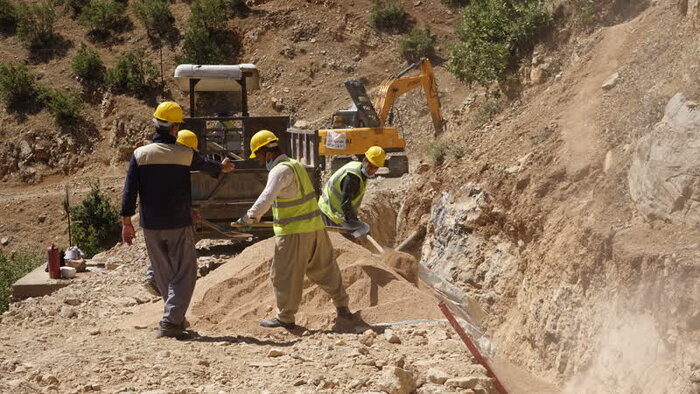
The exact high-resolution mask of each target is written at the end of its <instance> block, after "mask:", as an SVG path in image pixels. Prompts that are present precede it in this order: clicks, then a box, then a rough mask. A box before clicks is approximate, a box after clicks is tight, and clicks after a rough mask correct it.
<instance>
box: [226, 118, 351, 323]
mask: <svg viewBox="0 0 700 394" xmlns="http://www.w3.org/2000/svg"><path fill="white" fill-rule="evenodd" d="M250 150H251V152H252V153H251V155H250V157H251V158H257V159H258V161H259V163H260V165H261V166H263V165H264V166H265V167H267V169H268V170H269V171H270V173H269V174H268V176H267V184H266V185H265V189H264V190H263V192H262V193H261V194H260V196H259V197H258V199H257V200H256V201H255V203H254V204H253V206H252V207H251V208H250V209H249V210H248V212H247V213H246V214H245V215H244V216H243V217H242V218H240V219H239V220H238V222H239V223H240V224H242V225H243V227H241V229H242V230H243V231H247V229H246V227H245V226H246V225H248V226H250V225H251V224H252V223H256V222H258V221H260V218H261V217H262V216H263V215H264V214H265V213H266V212H267V211H268V210H269V209H270V207H272V216H273V229H274V231H275V236H276V237H277V239H276V242H275V256H274V258H273V260H272V267H271V268H270V277H271V278H272V286H273V287H274V289H275V298H276V301H277V314H276V316H274V317H272V318H270V319H266V320H262V321H260V325H261V326H263V327H284V328H287V329H292V328H294V327H296V326H295V321H294V315H295V314H296V312H297V310H298V309H299V304H300V303H301V295H302V290H303V286H304V274H306V275H307V276H308V277H309V279H311V281H313V282H314V283H316V284H317V285H318V286H319V287H321V289H323V290H324V291H326V292H327V293H328V294H329V295H330V296H331V298H332V299H333V303H334V304H335V307H336V313H337V314H338V316H339V317H341V318H345V319H350V318H352V314H351V313H350V310H349V309H348V295H347V293H346V292H345V287H344V286H343V279H342V277H341V275H340V269H339V268H338V264H337V262H336V261H335V257H334V255H333V245H332V244H331V240H330V238H328V234H327V233H326V229H325V226H324V224H323V219H322V213H321V210H319V209H318V204H317V202H316V192H315V191H314V187H313V184H312V183H311V179H310V178H309V175H308V174H307V173H306V169H305V168H304V166H303V165H302V164H301V163H299V162H298V161H296V160H294V159H291V158H289V157H287V155H285V154H284V153H282V151H281V150H280V147H279V143H278V138H277V136H275V134H274V133H272V132H271V131H268V130H260V131H258V132H257V133H255V135H253V138H252V139H251V140H250Z"/></svg>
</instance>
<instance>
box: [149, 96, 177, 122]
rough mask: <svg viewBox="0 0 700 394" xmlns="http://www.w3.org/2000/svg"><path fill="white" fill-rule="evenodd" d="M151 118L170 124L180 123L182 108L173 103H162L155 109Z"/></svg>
mask: <svg viewBox="0 0 700 394" xmlns="http://www.w3.org/2000/svg"><path fill="white" fill-rule="evenodd" d="M153 117H154V118H156V119H158V120H162V121H164V122H170V123H182V122H183V118H182V108H181V107H180V106H179V105H178V104H177V103H176V102H174V101H163V102H162V103H160V104H159V105H158V108H156V112H154V113H153Z"/></svg>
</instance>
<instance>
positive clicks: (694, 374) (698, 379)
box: [690, 369, 700, 384]
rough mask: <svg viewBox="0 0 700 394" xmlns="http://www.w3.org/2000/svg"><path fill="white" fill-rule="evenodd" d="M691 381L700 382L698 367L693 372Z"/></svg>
mask: <svg viewBox="0 0 700 394" xmlns="http://www.w3.org/2000/svg"><path fill="white" fill-rule="evenodd" d="M690 381H691V382H693V383H699V384H700V369H696V370H695V371H693V372H691V374H690Z"/></svg>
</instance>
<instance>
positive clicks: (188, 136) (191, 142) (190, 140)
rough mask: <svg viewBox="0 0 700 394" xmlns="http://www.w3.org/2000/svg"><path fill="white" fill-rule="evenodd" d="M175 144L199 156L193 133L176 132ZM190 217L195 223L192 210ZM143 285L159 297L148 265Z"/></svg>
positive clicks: (194, 215)
mask: <svg viewBox="0 0 700 394" xmlns="http://www.w3.org/2000/svg"><path fill="white" fill-rule="evenodd" d="M175 142H177V143H178V144H180V145H184V146H186V147H188V148H190V149H192V150H193V151H195V152H196V154H199V147H198V145H199V138H197V134H195V133H193V132H192V131H190V130H180V131H178V132H177V140H176V141H175ZM202 160H206V161H209V159H207V158H205V157H202ZM191 216H192V220H193V221H197V218H198V217H199V214H198V213H197V212H196V211H194V210H192V213H191ZM143 285H144V287H145V288H146V291H148V292H149V293H151V294H153V295H154V296H157V297H160V296H161V294H160V291H159V290H158V285H157V284H156V277H155V275H153V267H152V266H151V265H150V264H149V265H148V268H146V275H145V276H144V279H143Z"/></svg>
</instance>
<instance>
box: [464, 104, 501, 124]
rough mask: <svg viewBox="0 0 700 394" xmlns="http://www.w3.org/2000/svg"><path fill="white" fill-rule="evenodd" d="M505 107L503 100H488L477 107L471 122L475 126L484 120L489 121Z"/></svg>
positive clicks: (484, 121)
mask: <svg viewBox="0 0 700 394" xmlns="http://www.w3.org/2000/svg"><path fill="white" fill-rule="evenodd" d="M504 108H505V102H503V101H496V100H488V101H486V102H485V103H483V104H482V105H481V107H479V110H478V111H477V112H476V114H475V115H474V117H472V123H473V124H474V125H475V126H481V125H483V124H484V123H486V122H489V121H491V120H492V119H493V118H494V117H495V116H496V115H498V114H500V113H501V112H503V109H504Z"/></svg>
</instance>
